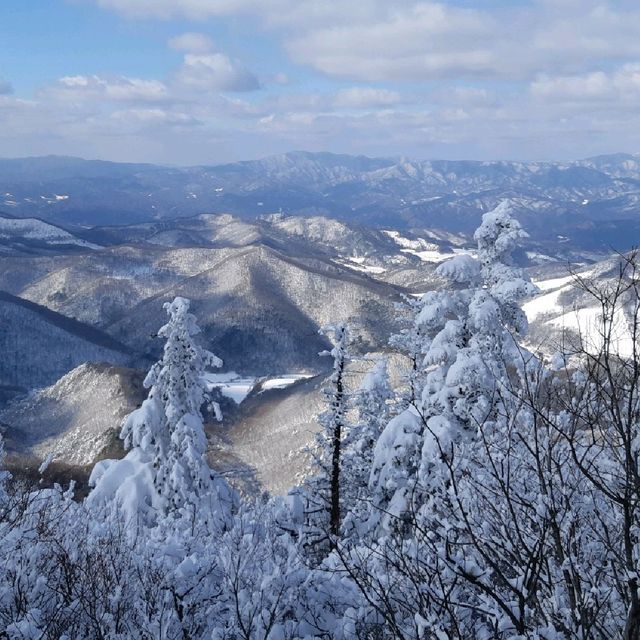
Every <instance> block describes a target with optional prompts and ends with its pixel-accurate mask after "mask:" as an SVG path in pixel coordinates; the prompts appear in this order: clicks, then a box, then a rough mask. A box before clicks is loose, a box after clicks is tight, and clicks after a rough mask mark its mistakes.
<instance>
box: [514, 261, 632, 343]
mask: <svg viewBox="0 0 640 640" xmlns="http://www.w3.org/2000/svg"><path fill="white" fill-rule="evenodd" d="M618 264H619V262H618V260H617V259H610V260H606V261H603V262H600V263H598V264H595V265H592V266H590V267H583V268H581V269H578V270H576V271H575V273H573V274H572V273H569V272H567V274H566V275H559V276H554V277H552V278H547V279H542V280H537V281H535V284H536V285H537V287H538V289H539V290H540V293H539V294H538V295H537V296H535V297H534V298H532V299H531V300H529V301H527V302H526V303H525V304H524V305H523V309H524V311H525V313H526V314H527V318H528V319H529V323H530V335H529V338H528V342H529V343H530V344H532V345H533V346H534V347H537V348H539V349H541V350H542V351H544V352H547V353H553V352H555V351H557V350H558V349H559V348H560V346H561V341H562V339H563V336H564V338H565V340H567V341H568V345H567V346H569V345H571V344H572V342H573V341H575V340H577V339H580V340H581V342H582V346H583V347H584V348H586V349H587V350H589V351H592V352H595V351H597V350H598V349H600V348H601V347H602V342H603V337H602V332H603V322H602V308H601V305H600V304H599V302H598V301H597V300H596V299H594V298H593V297H592V296H590V295H589V294H588V293H587V292H585V291H584V289H583V287H582V286H581V285H580V284H579V282H578V279H581V280H583V281H585V282H594V283H597V286H598V287H599V288H603V287H605V286H606V285H607V283H609V282H611V281H612V280H613V279H615V278H616V276H617V274H618ZM610 329H611V338H612V341H613V345H612V346H613V348H614V349H615V350H616V351H617V353H618V354H619V355H621V356H628V355H630V354H631V353H632V350H633V339H632V333H631V327H630V324H629V319H628V317H627V316H626V312H625V310H624V309H623V308H622V307H620V308H618V309H617V310H616V315H615V318H614V322H613V326H612V327H611V328H610Z"/></svg>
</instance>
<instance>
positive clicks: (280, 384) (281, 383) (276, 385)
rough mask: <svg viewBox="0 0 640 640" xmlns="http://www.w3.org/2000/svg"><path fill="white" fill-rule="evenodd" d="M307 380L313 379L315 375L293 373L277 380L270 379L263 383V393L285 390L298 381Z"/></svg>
mask: <svg viewBox="0 0 640 640" xmlns="http://www.w3.org/2000/svg"><path fill="white" fill-rule="evenodd" d="M307 378H313V374H311V373H291V374H284V375H282V376H280V377H277V378H268V379H266V380H265V381H264V382H263V383H262V389H261V390H260V392H261V393H262V391H269V390H271V389H284V388H285V387H289V386H291V385H292V384H294V383H295V382H298V380H306V379H307Z"/></svg>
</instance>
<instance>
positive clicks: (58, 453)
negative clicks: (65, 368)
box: [0, 364, 143, 466]
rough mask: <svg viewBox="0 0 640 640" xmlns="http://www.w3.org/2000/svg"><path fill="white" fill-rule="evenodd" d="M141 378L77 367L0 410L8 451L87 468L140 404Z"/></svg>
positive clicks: (114, 439)
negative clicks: (50, 458) (126, 417)
mask: <svg viewBox="0 0 640 640" xmlns="http://www.w3.org/2000/svg"><path fill="white" fill-rule="evenodd" d="M141 383H142V376H141V375H140V374H139V373H137V372H134V371H132V370H130V369H123V368H121V367H113V366H109V365H103V364H83V365H80V366H79V367H76V368H75V369H73V370H72V371H70V372H69V373H67V374H66V375H65V376H63V377H62V378H60V380H58V381H57V382H55V383H54V384H53V385H51V386H49V387H45V388H43V389H38V390H34V391H32V392H31V393H30V394H28V395H27V396H26V397H24V398H22V399H20V400H18V401H16V402H14V403H12V404H11V405H10V406H9V407H7V408H6V409H5V410H4V411H2V412H0V423H2V429H3V431H4V432H5V437H6V438H7V441H8V445H9V448H10V450H11V451H14V452H17V453H20V454H22V455H28V456H33V457H36V458H37V459H38V460H42V459H44V458H46V456H48V455H49V454H53V456H54V460H55V461H56V462H60V463H65V464H67V465H73V466H86V465H90V464H93V463H94V462H95V461H96V460H97V459H98V458H100V457H102V456H104V454H105V453H107V452H108V451H109V450H110V449H112V448H113V447H114V446H115V447H116V448H120V444H119V441H118V434H119V431H120V424H121V422H122V419H123V418H124V417H125V416H126V415H127V414H128V413H130V412H131V411H133V409H135V408H136V406H137V405H138V404H139V403H140V401H141V400H142V397H143V395H142V388H141V387H142V384H141Z"/></svg>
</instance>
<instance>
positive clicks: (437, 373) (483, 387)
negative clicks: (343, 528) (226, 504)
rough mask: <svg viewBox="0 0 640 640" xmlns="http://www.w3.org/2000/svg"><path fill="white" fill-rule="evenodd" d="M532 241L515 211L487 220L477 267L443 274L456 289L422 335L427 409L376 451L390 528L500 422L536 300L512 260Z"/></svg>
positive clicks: (457, 264)
mask: <svg viewBox="0 0 640 640" xmlns="http://www.w3.org/2000/svg"><path fill="white" fill-rule="evenodd" d="M525 236H526V234H525V233H524V231H523V230H522V229H521V227H520V225H519V223H518V222H517V221H516V220H515V219H514V218H513V217H512V216H511V215H510V206H509V204H508V203H507V202H505V203H502V204H500V205H499V206H498V207H497V208H496V209H494V210H493V211H490V212H488V213H486V214H485V215H484V216H483V219H482V224H481V225H480V227H479V228H478V230H477V231H476V233H475V236H474V237H475V239H476V242H477V243H478V251H477V257H475V258H474V257H472V256H469V255H461V256H456V257H455V258H453V259H451V260H449V261H447V262H445V263H443V264H442V265H441V266H440V267H438V274H439V275H440V276H442V277H444V278H446V279H448V280H449V281H450V282H451V283H452V284H453V285H454V287H455V288H453V289H452V290H450V291H446V290H441V291H433V292H429V293H427V294H426V295H425V296H423V298H422V300H421V308H420V310H419V312H418V313H417V315H416V319H415V322H416V325H417V326H418V327H420V331H419V333H420V335H422V336H423V340H424V342H423V353H424V354H425V356H424V366H425V368H426V371H427V373H426V376H425V384H424V388H423V390H422V394H421V398H420V401H419V402H418V406H416V407H409V408H408V409H407V410H406V411H404V412H403V413H401V414H400V415H398V416H397V417H396V418H394V419H393V420H391V422H390V423H389V424H388V425H387V427H386V428H385V430H384V432H383V433H382V435H381V437H380V439H379V441H378V444H377V446H376V451H375V456H374V463H373V467H372V477H371V481H372V484H373V487H374V499H375V501H376V506H377V508H378V509H379V510H380V511H382V512H384V513H385V514H386V515H385V517H384V518H383V519H384V520H385V521H386V522H387V523H389V522H392V521H394V520H395V521H396V522H397V521H398V520H397V519H398V518H399V519H400V520H401V519H402V517H403V516H404V515H406V514H407V513H409V512H410V511H413V510H415V509H417V508H419V506H420V505H421V504H422V502H423V500H424V499H425V494H430V490H429V489H428V486H429V483H430V482H432V481H433V482H434V483H435V486H438V485H439V483H440V480H439V479H438V478H437V474H436V475H435V476H434V475H433V471H434V467H436V466H438V465H439V464H441V463H443V461H444V460H445V459H446V458H447V456H449V455H450V454H451V448H452V447H453V446H454V445H455V443H456V442H457V441H458V440H459V439H460V438H463V437H470V438H472V437H473V434H474V433H475V432H476V430H477V428H478V427H479V425H482V424H484V423H485V422H486V421H487V420H489V419H491V416H492V414H495V412H496V410H497V409H496V402H497V399H498V397H499V394H498V391H499V390H498V388H497V385H499V381H500V380H501V379H503V378H504V377H505V376H506V367H507V363H509V364H510V365H511V364H513V365H514V366H517V365H518V362H519V361H520V360H521V358H520V352H519V350H518V346H517V343H516V342H515V340H514V337H513V333H514V332H515V333H516V334H518V333H520V334H522V333H524V332H525V331H526V318H525V316H524V313H523V312H522V311H521V309H520V308H519V306H518V302H519V301H520V300H522V299H523V298H524V297H526V296H527V295H530V294H531V293H533V291H534V290H535V288H534V286H533V285H532V284H531V282H530V281H529V280H528V278H527V277H526V276H525V274H524V272H523V271H522V269H519V268H517V267H515V266H514V265H513V264H512V261H511V253H512V251H513V250H514V249H515V248H516V246H517V244H518V242H519V241H520V240H521V239H522V238H523V237H525Z"/></svg>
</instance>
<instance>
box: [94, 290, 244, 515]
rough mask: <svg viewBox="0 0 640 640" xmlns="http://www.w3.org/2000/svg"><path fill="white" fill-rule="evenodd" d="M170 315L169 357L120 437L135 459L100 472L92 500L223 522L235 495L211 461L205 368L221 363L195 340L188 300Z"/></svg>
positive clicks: (173, 305)
mask: <svg viewBox="0 0 640 640" xmlns="http://www.w3.org/2000/svg"><path fill="white" fill-rule="evenodd" d="M164 308H165V310H166V311H167V314H168V315H169V321H168V322H167V323H166V324H165V325H164V326H163V327H162V328H161V329H160V330H159V331H158V336H160V337H162V338H165V339H166V342H165V345H164V352H163V356H162V358H161V359H160V360H159V361H158V362H157V363H156V364H154V365H153V367H152V368H151V370H150V371H149V373H148V375H147V377H146V378H145V381H144V385H145V387H147V388H148V389H149V394H148V396H147V399H146V400H145V401H144V402H143V403H142V406H141V407H140V408H139V409H136V410H135V411H134V412H132V413H131V414H130V415H129V416H128V417H127V418H126V419H125V421H124V424H123V427H122V432H121V434H120V437H121V438H122V439H123V440H124V443H125V447H126V448H127V449H130V452H129V454H128V455H127V456H126V457H125V458H124V460H122V461H118V462H114V461H104V462H102V463H98V465H96V468H95V469H94V472H93V473H92V476H91V480H90V482H91V483H92V484H93V485H94V489H93V492H92V494H91V496H90V501H94V502H95V501H98V500H100V499H105V497H108V496H109V495H111V496H113V495H115V497H117V498H118V499H119V500H121V501H122V502H123V503H124V505H125V506H127V507H128V508H129V510H130V511H132V515H134V513H135V510H136V509H141V510H144V511H148V510H149V509H150V508H152V509H154V510H159V511H160V512H161V513H163V514H169V513H171V514H174V515H178V514H182V515H185V514H191V515H193V514H195V513H196V512H198V511H200V510H203V511H204V510H206V509H207V508H212V509H213V510H214V512H218V513H219V515H222V513H224V511H225V509H227V508H228V507H229V504H230V501H231V499H232V493H231V491H230V489H229V487H228V486H227V484H226V482H225V481H224V480H223V479H222V478H221V477H220V476H218V475H217V474H216V473H215V472H214V471H213V470H212V469H211V468H210V467H209V465H208V463H207V461H206V447H207V439H206V434H205V431H204V425H203V419H202V413H201V408H202V406H203V404H204V402H205V399H206V386H205V381H204V379H203V375H204V373H205V369H206V368H207V367H220V366H221V365H222V361H221V360H220V359H219V358H218V357H216V356H215V355H213V354H212V353H210V352H209V351H206V350H205V349H203V348H201V347H200V346H199V345H198V344H197V342H196V341H195V339H194V338H195V336H196V335H197V334H198V333H199V332H200V329H199V327H198V325H197V323H196V320H195V317H194V316H193V315H192V314H191V313H189V300H187V299H185V298H180V297H178V298H176V299H175V300H174V301H173V302H170V303H166V304H165V305H164ZM216 413H218V414H219V409H218V408H216ZM139 498H142V500H139Z"/></svg>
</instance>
